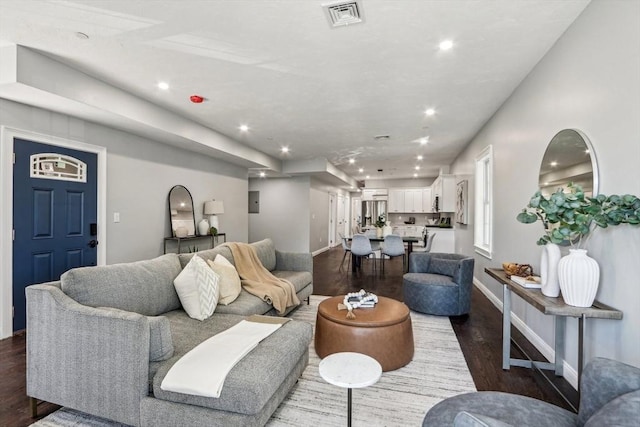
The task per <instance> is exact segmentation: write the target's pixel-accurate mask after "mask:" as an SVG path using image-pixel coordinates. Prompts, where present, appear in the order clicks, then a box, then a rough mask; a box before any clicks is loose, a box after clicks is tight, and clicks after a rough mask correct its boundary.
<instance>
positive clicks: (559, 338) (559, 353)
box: [555, 316, 567, 377]
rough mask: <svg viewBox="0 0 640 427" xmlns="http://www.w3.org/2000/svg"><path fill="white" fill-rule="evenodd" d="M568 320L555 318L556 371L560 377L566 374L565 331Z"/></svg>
mask: <svg viewBox="0 0 640 427" xmlns="http://www.w3.org/2000/svg"><path fill="white" fill-rule="evenodd" d="M566 320H567V318H566V317H564V316H555V322H556V332H555V352H556V355H555V371H556V376H558V377H561V376H562V375H563V372H564V331H565V325H566Z"/></svg>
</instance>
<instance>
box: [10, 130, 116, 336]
mask: <svg viewBox="0 0 640 427" xmlns="http://www.w3.org/2000/svg"><path fill="white" fill-rule="evenodd" d="M1 130H2V148H1V149H0V164H1V165H2V169H3V170H2V174H1V175H0V189H1V196H0V201H1V202H2V208H0V229H1V230H2V237H1V238H0V267H1V269H2V273H1V274H0V279H1V280H2V285H1V286H0V294H1V295H2V302H1V303H0V339H1V338H5V337H8V336H11V334H12V333H13V332H14V331H19V330H21V329H24V327H25V320H24V319H25V314H24V312H25V297H24V287H25V286H28V285H29V284H32V283H40V282H43V281H49V280H57V279H58V278H59V276H60V274H62V272H64V271H66V270H67V269H68V268H73V267H76V266H82V265H103V264H105V261H106V241H105V240H106V238H105V237H106V233H105V230H104V228H105V227H104V226H100V225H102V224H106V222H105V218H106V210H105V199H106V185H105V183H106V149H105V148H104V147H98V146H94V145H91V144H85V143H81V142H77V141H71V140H66V139H62V138H56V137H51V136H46V135H40V134H36V133H33V132H29V131H22V130H17V129H12V128H7V127H2V129H1ZM29 147H30V148H29ZM16 150H17V151H16ZM25 150H27V151H25ZM29 150H31V152H30V151H29ZM14 152H15V153H16V159H15V164H14V160H13V156H14ZM46 154H51V155H53V156H54V157H50V158H48V157H47V156H46ZM25 156H26V157H25ZM55 156H57V157H55ZM82 164H84V165H85V166H82ZM34 165H37V166H34ZM83 167H84V172H83V171H82V170H81V169H83ZM83 174H84V175H85V177H84V178H86V179H87V181H88V182H87V183H84V184H83V183H81V181H82V179H83V178H82V177H81V175H83ZM34 175H36V176H34ZM37 175H41V176H40V177H37ZM56 175H57V176H58V177H60V176H63V177H65V178H66V180H65V179H52V177H54V176H56ZM82 185H84V186H85V188H81V186H82ZM87 185H88V186H90V187H92V190H90V191H87V188H86V186H87ZM92 224H95V225H92ZM14 230H15V240H14ZM61 236H62V237H61ZM92 240H93V243H92V242H91V241H92ZM54 241H56V243H55V244H54V243H52V242H54ZM60 241H62V242H65V243H63V244H60ZM97 242H99V243H100V244H99V245H98V243H97ZM39 244H44V246H42V245H41V246H37V245H39ZM47 244H48V245H49V246H48V247H47V246H46V245H47ZM90 245H92V246H94V247H91V246H90ZM14 254H15V256H14ZM14 307H15V318H14Z"/></svg>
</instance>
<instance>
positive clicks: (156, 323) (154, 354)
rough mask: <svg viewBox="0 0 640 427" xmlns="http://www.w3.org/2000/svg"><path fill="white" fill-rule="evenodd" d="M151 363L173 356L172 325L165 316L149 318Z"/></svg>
mask: <svg viewBox="0 0 640 427" xmlns="http://www.w3.org/2000/svg"><path fill="white" fill-rule="evenodd" d="M147 319H148V320H149V361H150V362H157V361H161V360H167V359H169V358H170V357H171V356H173V352H174V348H173V340H172V339H171V325H170V323H169V319H167V318H166V317H164V316H149V317H148V318H147Z"/></svg>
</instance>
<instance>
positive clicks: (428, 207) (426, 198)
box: [422, 187, 433, 213]
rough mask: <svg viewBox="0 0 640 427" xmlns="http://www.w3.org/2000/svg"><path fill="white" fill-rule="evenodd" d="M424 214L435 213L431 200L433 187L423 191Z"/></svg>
mask: <svg viewBox="0 0 640 427" xmlns="http://www.w3.org/2000/svg"><path fill="white" fill-rule="evenodd" d="M422 212H424V213H431V212H433V199H432V198H431V187H427V188H423V189H422Z"/></svg>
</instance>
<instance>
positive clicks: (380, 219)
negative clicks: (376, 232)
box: [376, 214, 386, 228]
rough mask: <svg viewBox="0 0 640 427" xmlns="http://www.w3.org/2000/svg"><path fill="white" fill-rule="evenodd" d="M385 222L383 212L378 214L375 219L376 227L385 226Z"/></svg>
mask: <svg viewBox="0 0 640 427" xmlns="http://www.w3.org/2000/svg"><path fill="white" fill-rule="evenodd" d="M385 224H386V221H385V216H384V214H380V215H378V220H377V221H376V227H378V228H382V227H384V226H385Z"/></svg>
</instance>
